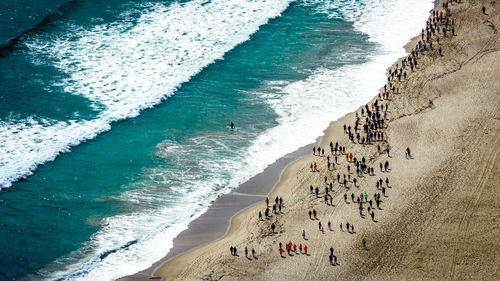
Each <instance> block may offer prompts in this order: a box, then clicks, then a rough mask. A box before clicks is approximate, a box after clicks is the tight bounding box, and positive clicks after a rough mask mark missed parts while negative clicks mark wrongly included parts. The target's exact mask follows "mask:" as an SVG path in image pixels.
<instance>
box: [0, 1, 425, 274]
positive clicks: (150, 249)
mask: <svg viewBox="0 0 500 281" xmlns="http://www.w3.org/2000/svg"><path fill="white" fill-rule="evenodd" d="M432 7H433V0H420V1H411V0H404V1H403V0H297V1H292V0H213V1H210V0H204V1H202V0H189V1H181V0H178V1H172V0H164V1H147V0H122V1H119V0H106V1H101V0H73V1H69V0H67V1H66V0H59V1H54V0H51V1H49V0H36V1H35V0H3V1H1V3H0V248H1V249H2V250H1V254H0V280H14V279H15V280H18V279H21V280H114V279H116V278H119V277H122V276H125V275H129V274H133V273H135V272H137V271H139V270H142V269H145V268H147V267H149V266H150V265H151V264H152V263H154V262H155V261H157V260H159V259H160V258H162V257H163V256H165V255H166V254H167V252H168V250H169V249H170V248H171V247H172V240H173V238H174V237H175V236H176V235H178V234H179V233H180V232H181V231H182V230H184V229H186V228H187V226H188V224H189V222H190V221H192V220H193V219H194V218H196V217H198V216H199V215H200V214H202V213H203V212H204V211H205V210H206V209H207V208H208V207H209V206H210V204H211V202H213V201H214V200H215V198H217V197H218V196H220V195H221V194H224V193H227V192H230V191H231V190H232V189H233V188H235V187H237V186H238V185H239V184H240V183H242V182H244V181H246V180H247V179H249V178H250V177H252V176H254V175H256V174H257V173H259V172H261V171H263V170H264V168H265V167H266V166H268V165H269V164H271V163H273V162H274V161H275V160H276V159H278V158H279V157H281V156H283V155H285V154H287V153H289V152H292V151H294V150H295V149H297V148H299V147H301V146H303V145H307V144H309V143H312V142H314V141H315V139H316V138H317V137H318V136H319V135H321V134H322V131H323V130H324V129H325V128H326V127H327V126H328V124H329V122H330V121H332V120H335V119H337V118H339V117H341V116H343V115H344V114H346V113H348V112H350V111H353V110H354V109H356V108H357V107H359V106H360V105H362V104H364V103H365V102H367V101H369V100H370V99H371V97H373V96H374V95H376V94H377V90H378V89H379V88H380V87H381V86H383V84H384V82H385V75H384V74H385V71H386V69H387V68H388V67H389V66H390V65H391V64H392V63H393V62H394V61H395V60H396V59H397V58H399V57H401V56H403V55H404V54H405V52H404V50H403V48H402V47H403V46H404V44H405V43H407V42H408V40H409V38H411V37H412V36H415V35H417V34H419V32H420V30H421V27H423V26H424V24H425V21H426V19H427V16H428V11H429V10H430V9H432ZM230 122H234V124H235V129H234V130H231V129H230V128H229V124H230Z"/></svg>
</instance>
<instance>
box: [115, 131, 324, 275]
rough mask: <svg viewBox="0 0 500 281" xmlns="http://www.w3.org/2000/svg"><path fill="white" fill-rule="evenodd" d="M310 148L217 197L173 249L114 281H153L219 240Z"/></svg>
mask: <svg viewBox="0 0 500 281" xmlns="http://www.w3.org/2000/svg"><path fill="white" fill-rule="evenodd" d="M319 138H320V137H318V139H319ZM313 145H314V144H308V145H306V146H303V147H300V148H298V149H296V150H295V151H293V152H291V153H288V154H286V155H285V156H282V157H280V158H278V159H277V160H276V161H275V162H274V163H272V164H271V165H269V166H267V167H266V168H265V169H264V171H262V172H260V173H258V174H257V175H255V176H253V177H251V178H250V179H249V180H247V181H246V182H244V183H242V184H240V185H239V186H238V187H237V188H235V189H233V190H231V191H230V192H229V193H227V194H224V195H222V196H220V197H218V198H217V199H216V200H215V201H214V203H213V204H211V205H210V206H209V207H208V209H207V211H206V212H205V213H203V214H202V215H200V216H199V217H197V218H196V219H194V220H193V221H191V222H190V223H189V225H188V228H187V229H186V230H184V231H182V232H181V233H179V235H177V236H176V237H175V238H174V240H173V246H172V248H171V249H170V251H169V252H168V254H167V255H166V256H164V257H163V258H162V259H160V260H159V261H156V262H155V263H154V264H152V265H151V266H150V267H148V268H147V269H144V270H141V271H139V272H137V273H135V274H133V275H128V276H124V277H121V278H118V279H116V280H120V281H129V280H151V279H152V278H153V279H156V278H155V277H154V272H155V271H156V269H157V268H158V267H160V266H161V265H162V264H163V263H165V262H168V261H169V260H171V259H174V258H175V257H176V256H178V255H181V254H183V253H186V252H189V251H191V250H194V249H196V248H199V247H202V246H203V245H205V244H208V243H211V242H213V241H216V240H219V239H221V238H222V237H223V236H224V235H225V234H226V233H227V232H228V231H229V229H230V227H231V220H232V218H233V217H234V216H237V215H238V214H239V213H240V212H243V211H245V210H246V209H247V208H249V207H251V206H253V205H254V204H256V203H258V202H261V201H264V199H265V198H266V196H267V195H268V194H269V193H270V192H272V190H273V188H274V185H275V183H276V182H277V181H278V180H279V178H280V176H281V173H282V172H283V171H284V170H285V168H286V167H287V166H288V165H290V164H291V163H293V162H294V161H296V160H298V159H300V158H302V157H304V156H306V155H308V154H310V152H311V150H312V147H313Z"/></svg>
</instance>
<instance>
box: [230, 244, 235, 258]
mask: <svg viewBox="0 0 500 281" xmlns="http://www.w3.org/2000/svg"><path fill="white" fill-rule="evenodd" d="M229 251H231V255H232V256H234V254H233V253H234V248H233V246H231V247H229Z"/></svg>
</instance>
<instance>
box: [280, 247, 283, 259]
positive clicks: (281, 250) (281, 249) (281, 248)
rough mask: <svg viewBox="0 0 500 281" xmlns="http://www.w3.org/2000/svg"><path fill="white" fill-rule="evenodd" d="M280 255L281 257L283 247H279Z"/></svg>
mask: <svg viewBox="0 0 500 281" xmlns="http://www.w3.org/2000/svg"><path fill="white" fill-rule="evenodd" d="M280 257H283V248H282V247H280Z"/></svg>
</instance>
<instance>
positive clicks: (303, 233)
mask: <svg viewBox="0 0 500 281" xmlns="http://www.w3.org/2000/svg"><path fill="white" fill-rule="evenodd" d="M302 238H304V240H306V231H305V230H304V229H302Z"/></svg>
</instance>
